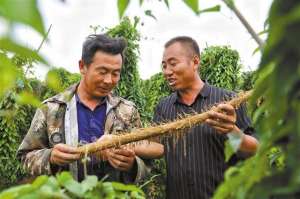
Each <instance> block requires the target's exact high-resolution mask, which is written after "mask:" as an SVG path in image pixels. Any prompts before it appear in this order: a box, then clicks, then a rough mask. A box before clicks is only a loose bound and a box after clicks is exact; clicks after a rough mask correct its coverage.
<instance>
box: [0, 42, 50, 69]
mask: <svg viewBox="0 0 300 199" xmlns="http://www.w3.org/2000/svg"><path fill="white" fill-rule="evenodd" d="M0 49H1V50H4V51H8V52H12V53H16V54H17V55H20V56H22V57H26V58H30V59H33V60H36V61H39V62H41V63H44V64H47V62H46V61H45V60H44V58H42V57H41V56H40V55H39V54H38V53H37V52H36V51H34V50H31V49H29V48H27V47H24V46H22V45H20V44H17V43H16V42H14V41H13V40H11V39H10V38H1V39H0Z"/></svg>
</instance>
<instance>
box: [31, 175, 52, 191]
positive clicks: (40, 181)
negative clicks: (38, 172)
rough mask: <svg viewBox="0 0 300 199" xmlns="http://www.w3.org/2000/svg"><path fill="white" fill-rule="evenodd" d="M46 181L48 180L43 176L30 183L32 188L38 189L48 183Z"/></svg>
mask: <svg viewBox="0 0 300 199" xmlns="http://www.w3.org/2000/svg"><path fill="white" fill-rule="evenodd" d="M48 179H49V177H48V176H45V175H43V176H39V177H37V178H36V179H35V180H34V182H33V183H32V186H34V187H36V188H39V187H41V186H42V185H44V184H45V183H46V182H47V181H48Z"/></svg>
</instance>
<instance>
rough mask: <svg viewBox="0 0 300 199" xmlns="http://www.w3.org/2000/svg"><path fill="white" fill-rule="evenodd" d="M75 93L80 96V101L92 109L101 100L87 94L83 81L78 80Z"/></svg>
mask: <svg viewBox="0 0 300 199" xmlns="http://www.w3.org/2000/svg"><path fill="white" fill-rule="evenodd" d="M77 94H78V96H79V98H80V101H81V102H82V103H83V104H84V105H86V106H87V107H89V108H90V109H91V110H94V109H95V108H96V106H97V105H98V104H99V103H100V102H101V101H102V98H99V97H95V96H92V95H91V94H89V92H88V91H87V89H86V86H85V85H84V82H82V81H80V83H79V85H78V88H77Z"/></svg>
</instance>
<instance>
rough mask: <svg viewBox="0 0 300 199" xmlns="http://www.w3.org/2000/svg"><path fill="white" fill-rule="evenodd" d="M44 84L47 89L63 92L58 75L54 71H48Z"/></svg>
mask: <svg viewBox="0 0 300 199" xmlns="http://www.w3.org/2000/svg"><path fill="white" fill-rule="evenodd" d="M46 84H47V86H48V87H49V88H51V89H53V90H54V91H56V92H61V91H63V85H62V82H61V80H60V77H59V74H58V73H57V72H56V71H55V70H50V71H49V72H48V73H47V76H46Z"/></svg>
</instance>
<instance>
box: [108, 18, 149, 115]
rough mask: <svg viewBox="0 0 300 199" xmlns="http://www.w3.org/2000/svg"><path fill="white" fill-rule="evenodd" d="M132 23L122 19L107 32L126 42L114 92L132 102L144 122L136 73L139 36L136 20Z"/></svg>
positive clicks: (141, 93)
mask: <svg viewBox="0 0 300 199" xmlns="http://www.w3.org/2000/svg"><path fill="white" fill-rule="evenodd" d="M134 20H135V21H134V23H132V22H131V21H130V19H129V18H128V17H124V18H123V19H122V21H121V22H120V24H119V25H117V26H116V27H114V28H110V29H108V30H107V32H106V33H107V34H108V35H110V36H111V37H123V38H125V39H126V41H127V48H126V50H125V59H124V63H123V66H122V71H121V79H120V81H119V83H118V86H117V88H116V89H115V90H114V91H115V93H116V94H117V95H118V96H121V97H124V98H125V99H127V100H130V101H132V102H134V103H135V104H136V106H137V108H138V110H139V113H140V115H141V118H142V119H143V120H144V118H145V117H146V113H145V111H144V110H143V108H144V105H145V97H144V94H143V92H142V90H141V79H140V76H139V72H138V66H137V64H138V56H139V43H138V42H139V41H140V34H139V32H138V31H137V29H136V25H137V23H138V20H139V19H138V18H135V19H134Z"/></svg>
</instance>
